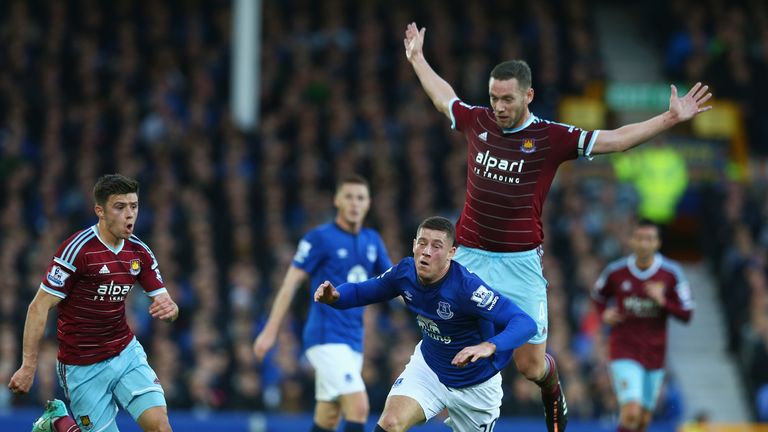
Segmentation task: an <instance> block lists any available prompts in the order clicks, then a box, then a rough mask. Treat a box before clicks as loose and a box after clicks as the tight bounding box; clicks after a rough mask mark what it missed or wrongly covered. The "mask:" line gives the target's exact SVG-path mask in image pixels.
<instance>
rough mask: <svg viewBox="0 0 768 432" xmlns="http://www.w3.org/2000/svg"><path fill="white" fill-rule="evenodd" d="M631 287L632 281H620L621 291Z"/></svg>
mask: <svg viewBox="0 0 768 432" xmlns="http://www.w3.org/2000/svg"><path fill="white" fill-rule="evenodd" d="M631 289H632V282H630V281H628V280H625V281H624V282H622V283H621V290H622V291H629V290H631Z"/></svg>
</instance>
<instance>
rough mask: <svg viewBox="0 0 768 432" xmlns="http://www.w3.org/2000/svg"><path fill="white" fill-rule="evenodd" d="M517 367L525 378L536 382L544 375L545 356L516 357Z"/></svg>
mask: <svg viewBox="0 0 768 432" xmlns="http://www.w3.org/2000/svg"><path fill="white" fill-rule="evenodd" d="M539 357H541V358H539ZM515 367H517V370H518V372H520V373H521V374H522V375H523V376H524V377H526V378H527V379H529V380H531V381H536V380H538V379H540V378H541V375H542V374H543V373H544V356H535V355H520V356H515Z"/></svg>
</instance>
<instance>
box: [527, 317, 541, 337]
mask: <svg viewBox="0 0 768 432" xmlns="http://www.w3.org/2000/svg"><path fill="white" fill-rule="evenodd" d="M523 326H524V329H525V333H526V335H527V336H528V339H530V338H532V337H534V336H536V333H537V332H538V330H539V329H538V327H537V326H536V321H534V320H533V318H531V317H530V316H528V315H525V319H524V320H523Z"/></svg>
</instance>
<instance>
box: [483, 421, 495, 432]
mask: <svg viewBox="0 0 768 432" xmlns="http://www.w3.org/2000/svg"><path fill="white" fill-rule="evenodd" d="M496 420H498V418H495V419H493V421H492V422H491V423H489V424H487V425H480V430H481V431H482V432H493V428H494V426H496Z"/></svg>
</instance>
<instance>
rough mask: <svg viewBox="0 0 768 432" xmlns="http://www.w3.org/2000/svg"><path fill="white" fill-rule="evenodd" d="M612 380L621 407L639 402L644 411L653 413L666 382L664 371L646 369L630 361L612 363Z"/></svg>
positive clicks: (619, 360) (620, 360)
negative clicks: (663, 384) (662, 385)
mask: <svg viewBox="0 0 768 432" xmlns="http://www.w3.org/2000/svg"><path fill="white" fill-rule="evenodd" d="M611 380H612V381H613V389H614V391H615V392H616V399H617V400H618V401H619V405H624V404H626V403H628V402H639V403H640V405H642V407H643V409H645V410H648V411H651V412H652V411H653V410H654V409H655V408H656V400H657V399H658V398H659V392H661V384H662V383H663V381H664V369H652V370H649V369H646V368H644V367H643V365H641V364H640V363H638V362H636V361H635V360H630V359H618V360H613V361H611Z"/></svg>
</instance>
